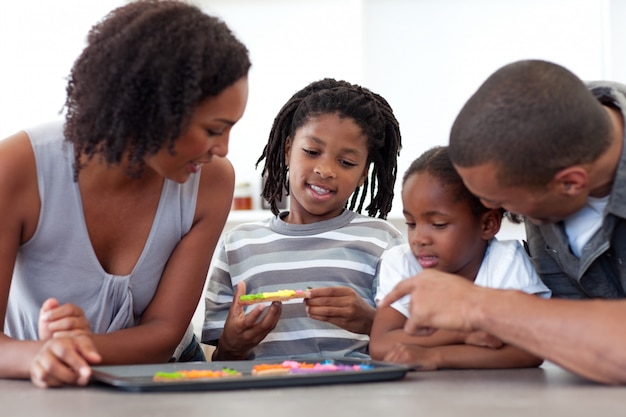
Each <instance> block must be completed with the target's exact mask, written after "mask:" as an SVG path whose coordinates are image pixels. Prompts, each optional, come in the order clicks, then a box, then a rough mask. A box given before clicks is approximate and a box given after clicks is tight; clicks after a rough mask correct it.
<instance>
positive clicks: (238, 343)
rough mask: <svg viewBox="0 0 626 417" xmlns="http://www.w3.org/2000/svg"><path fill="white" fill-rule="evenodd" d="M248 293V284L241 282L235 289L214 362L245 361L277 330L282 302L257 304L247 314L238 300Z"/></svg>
mask: <svg viewBox="0 0 626 417" xmlns="http://www.w3.org/2000/svg"><path fill="white" fill-rule="evenodd" d="M245 293H246V284H245V282H240V283H239V285H237V289H236V290H235V295H234V296H233V303H232V305H231V306H230V310H229V311H228V316H227V317H226V322H225V323H224V331H223V332H222V335H221V336H220V340H219V344H218V346H217V349H216V350H215V351H214V352H213V360H243V359H246V357H247V355H248V352H249V351H250V350H251V349H252V348H254V347H255V346H256V345H258V344H259V343H260V342H261V341H262V340H263V339H265V336H267V334H268V333H269V332H271V331H272V330H274V328H275V327H276V324H277V323H278V320H279V319H280V314H281V312H282V303H280V302H278V301H275V302H273V303H272V304H271V305H270V306H269V307H267V308H266V306H265V305H263V304H258V305H256V306H255V307H254V309H253V310H252V311H250V312H249V313H248V314H247V315H246V314H245V313H244V309H243V306H242V305H241V304H239V301H238V300H239V297H240V296H242V295H244V294H245ZM264 310H267V311H266V314H265V315H264V316H263V318H261V319H259V318H260V317H261V314H262V313H263V311H264Z"/></svg>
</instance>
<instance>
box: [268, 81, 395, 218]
mask: <svg viewBox="0 0 626 417" xmlns="http://www.w3.org/2000/svg"><path fill="white" fill-rule="evenodd" d="M325 114H337V115H339V117H346V118H351V119H353V120H354V122H355V123H356V124H357V125H358V126H359V127H360V128H361V130H362V131H363V134H364V135H365V136H366V137H367V143H368V160H367V165H368V166H370V167H371V169H370V170H369V172H368V177H367V178H366V179H365V182H364V184H363V186H362V188H361V187H359V188H357V189H356V190H355V191H354V193H353V194H352V197H351V198H350V199H349V207H348V208H349V209H350V210H355V211H356V212H358V213H360V212H361V210H362V209H363V205H364V203H365V199H366V198H367V193H368V191H369V192H370V194H371V198H370V203H369V205H368V206H367V207H366V208H365V210H367V213H368V215H369V216H371V217H375V216H377V215H378V217H380V218H383V219H384V218H386V217H387V214H388V213H389V211H390V210H391V204H392V202H393V195H394V191H393V188H394V184H395V181H396V173H397V158H398V155H399V153H400V149H401V147H402V143H401V136H400V127H399V123H398V121H397V120H396V118H395V116H394V114H393V110H392V109H391V107H390V106H389V103H387V101H386V100H385V99H384V98H383V97H381V96H380V95H378V94H376V93H373V92H372V91H370V90H368V89H366V88H363V87H361V86H358V85H355V84H351V83H349V82H346V81H338V80H334V79H332V78H325V79H323V80H320V81H316V82H313V83H311V84H309V85H308V86H306V87H305V88H304V89H302V90H300V91H298V92H297V93H296V94H294V95H293V96H292V97H291V98H290V99H289V101H287V103H286V104H285V105H284V106H283V108H282V109H281V110H280V112H279V113H278V115H277V116H276V118H275V119H274V124H273V126H272V129H271V131H270V135H269V140H268V143H267V145H266V146H265V148H264V149H263V153H262V155H261V157H260V158H259V159H258V160H257V166H258V164H259V163H260V162H261V161H263V160H264V159H265V166H264V168H263V172H262V174H261V175H262V176H263V178H264V179H265V181H264V186H263V190H262V193H261V195H262V197H263V198H265V199H266V200H267V201H268V202H269V204H270V207H271V210H272V213H274V214H278V212H279V210H278V202H280V201H281V199H282V196H283V192H286V193H288V192H289V182H288V179H287V171H288V169H287V164H286V161H285V144H286V143H287V140H288V139H289V138H293V137H294V135H295V132H296V130H297V129H299V128H300V127H302V126H303V125H305V124H306V123H307V122H308V121H309V120H310V119H311V118H313V117H318V116H321V115H325ZM357 203H358V205H357Z"/></svg>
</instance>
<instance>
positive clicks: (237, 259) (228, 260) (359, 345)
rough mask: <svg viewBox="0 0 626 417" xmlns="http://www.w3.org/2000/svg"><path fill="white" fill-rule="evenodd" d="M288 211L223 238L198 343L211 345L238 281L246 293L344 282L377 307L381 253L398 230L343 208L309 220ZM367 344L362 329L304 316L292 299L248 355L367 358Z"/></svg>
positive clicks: (398, 239)
mask: <svg viewBox="0 0 626 417" xmlns="http://www.w3.org/2000/svg"><path fill="white" fill-rule="evenodd" d="M286 215H287V213H286V212H285V213H281V214H280V216H277V217H272V218H270V219H267V220H265V221H260V222H255V223H248V224H244V225H241V226H238V227H236V228H234V229H233V230H231V231H230V232H228V233H226V234H225V235H224V236H223V238H222V242H221V244H220V250H219V253H218V256H217V257H216V259H215V261H214V264H213V267H212V270H211V273H210V276H209V282H208V283H207V291H206V294H205V306H206V310H205V321H204V326H203V329H202V341H203V342H204V343H208V344H213V345H215V344H216V343H217V340H218V339H219V337H220V335H221V333H222V330H223V328H224V321H225V320H226V316H227V315H228V311H229V309H230V305H231V303H232V301H233V294H234V289H235V288H236V286H237V284H238V283H239V282H241V281H245V283H246V290H247V293H249V294H251V293H259V292H272V291H278V290H283V289H293V290H298V289H301V290H304V289H306V288H307V287H311V288H319V287H332V286H348V287H350V288H352V289H354V291H356V292H357V293H358V294H359V295H360V296H361V297H363V299H364V300H366V301H367V303H369V304H370V305H371V306H373V307H375V302H374V299H375V295H376V294H375V293H376V286H377V282H376V270H377V267H378V264H379V262H380V257H381V255H382V253H383V252H384V251H385V250H386V249H388V248H391V247H393V246H396V245H398V244H401V243H403V242H404V239H403V237H402V234H401V233H400V232H399V231H398V230H397V229H395V228H394V227H393V226H392V225H391V224H390V223H388V222H386V221H385V220H381V219H376V218H371V217H367V216H363V215H360V214H357V213H354V212H352V211H348V210H344V212H343V213H342V214H341V215H339V216H337V217H335V218H333V219H330V220H325V221H321V222H317V223H313V224H289V223H286V222H285V221H283V220H282V218H283V217H284V216H286ZM250 308H254V306H251V307H248V309H250ZM368 344H369V337H368V335H364V334H356V333H352V332H349V331H347V330H344V329H342V328H340V327H338V326H335V325H334V324H330V323H327V322H322V321H318V320H313V319H310V318H308V317H307V314H306V311H305V308H304V303H303V302H302V300H301V299H295V300H290V301H287V302H284V303H283V309H282V314H281V318H280V320H279V321H278V324H277V326H276V328H275V329H274V330H273V331H271V332H270V333H269V334H268V335H267V337H266V338H265V339H264V340H263V341H262V342H261V343H259V345H257V346H256V347H255V348H254V349H252V351H251V352H250V353H249V356H248V359H271V358H284V357H293V358H337V357H342V356H352V357H364V358H367V357H369V356H368Z"/></svg>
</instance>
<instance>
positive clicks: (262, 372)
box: [252, 360, 373, 376]
mask: <svg viewBox="0 0 626 417" xmlns="http://www.w3.org/2000/svg"><path fill="white" fill-rule="evenodd" d="M366 369H373V367H372V365H369V364H355V365H345V364H337V363H334V362H332V361H328V360H327V361H323V362H317V363H307V362H297V361H284V362H282V363H277V364H264V363H263V364H259V365H255V366H254V367H253V368H252V375H255V376H269V375H285V374H291V375H293V374H312V373H318V372H342V371H343V372H349V371H362V370H366Z"/></svg>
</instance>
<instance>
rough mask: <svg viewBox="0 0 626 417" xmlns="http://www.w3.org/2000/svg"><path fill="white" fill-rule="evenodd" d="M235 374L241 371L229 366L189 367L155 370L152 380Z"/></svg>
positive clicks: (201, 377)
mask: <svg viewBox="0 0 626 417" xmlns="http://www.w3.org/2000/svg"><path fill="white" fill-rule="evenodd" d="M237 376H241V372H239V371H237V370H236V369H231V368H223V369H222V370H217V371H212V370H210V369H202V370H199V369H190V370H181V371H175V372H156V373H155V374H154V376H153V377H152V380H153V381H155V382H176V381H186V380H191V379H194V380H195V379H213V378H231V377H237Z"/></svg>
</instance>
